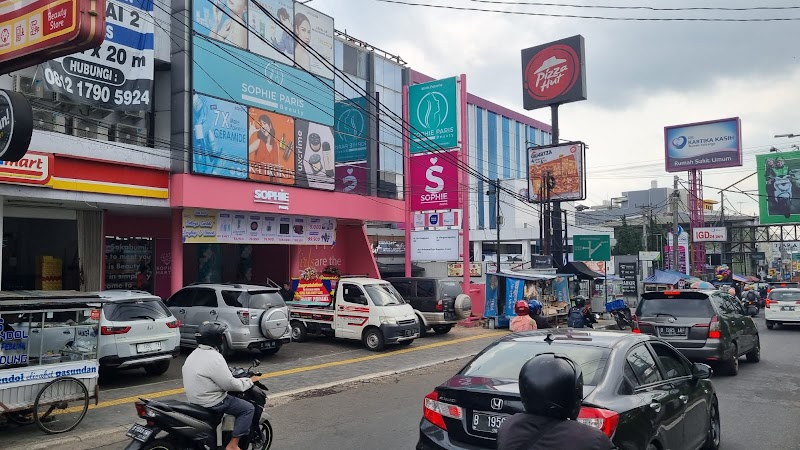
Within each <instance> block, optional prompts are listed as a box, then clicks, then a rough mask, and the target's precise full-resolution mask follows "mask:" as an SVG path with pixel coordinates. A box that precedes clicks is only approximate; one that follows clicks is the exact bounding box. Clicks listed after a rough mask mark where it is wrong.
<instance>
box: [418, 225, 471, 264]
mask: <svg viewBox="0 0 800 450" xmlns="http://www.w3.org/2000/svg"><path fill="white" fill-rule="evenodd" d="M458 246H459V237H458V230H441V231H412V232H411V260H412V261H457V260H458V258H459V255H458Z"/></svg>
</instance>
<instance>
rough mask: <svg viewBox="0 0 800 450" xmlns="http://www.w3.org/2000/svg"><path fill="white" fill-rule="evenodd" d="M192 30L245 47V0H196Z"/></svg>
mask: <svg viewBox="0 0 800 450" xmlns="http://www.w3.org/2000/svg"><path fill="white" fill-rule="evenodd" d="M192 26H193V27H194V31H196V32H197V33H199V34H202V35H203V36H208V37H210V38H212V39H216V40H219V41H222V42H225V43H226V44H231V45H235V46H237V47H239V48H245V49H246V48H247V0H197V1H195V2H194V19H193V20H192Z"/></svg>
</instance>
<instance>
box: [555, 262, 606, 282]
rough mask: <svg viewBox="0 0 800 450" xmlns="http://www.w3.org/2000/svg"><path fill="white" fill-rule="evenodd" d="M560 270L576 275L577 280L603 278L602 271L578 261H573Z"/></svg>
mask: <svg viewBox="0 0 800 450" xmlns="http://www.w3.org/2000/svg"><path fill="white" fill-rule="evenodd" d="M562 272H565V273H571V274H573V275H576V276H577V277H578V279H579V280H593V279H595V278H605V275H603V274H602V273H597V272H595V271H594V270H592V269H590V268H589V267H588V266H587V265H586V264H584V263H582V262H580V261H573V262H571V263H567V265H566V266H564V269H563V270H562Z"/></svg>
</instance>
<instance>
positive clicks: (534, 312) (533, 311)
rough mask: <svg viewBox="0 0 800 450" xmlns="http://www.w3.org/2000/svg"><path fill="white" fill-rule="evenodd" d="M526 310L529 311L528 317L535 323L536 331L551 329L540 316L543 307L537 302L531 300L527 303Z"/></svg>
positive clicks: (548, 323) (547, 322) (546, 321)
mask: <svg viewBox="0 0 800 450" xmlns="http://www.w3.org/2000/svg"><path fill="white" fill-rule="evenodd" d="M528 309H529V310H530V313H529V315H530V316H531V319H533V320H534V322H536V329H537V330H541V329H542V328H553V326H552V325H550V322H549V321H548V320H547V318H546V317H544V316H543V315H542V309H543V306H542V303H541V302H540V301H539V300H536V299H533V300H531V301H529V302H528Z"/></svg>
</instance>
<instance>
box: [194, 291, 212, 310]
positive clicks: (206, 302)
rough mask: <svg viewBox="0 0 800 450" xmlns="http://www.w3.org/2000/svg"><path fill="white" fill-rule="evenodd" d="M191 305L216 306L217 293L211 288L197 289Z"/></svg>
mask: <svg viewBox="0 0 800 450" xmlns="http://www.w3.org/2000/svg"><path fill="white" fill-rule="evenodd" d="M192 306H203V307H208V308H216V307H217V293H216V292H215V291H214V290H213V289H198V290H197V293H196V294H195V296H194V300H193V301H192Z"/></svg>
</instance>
